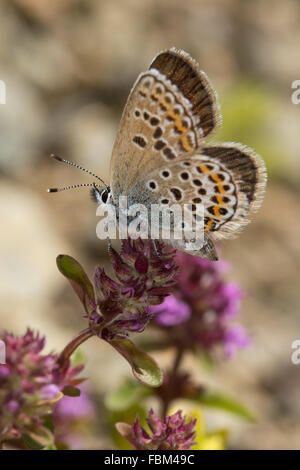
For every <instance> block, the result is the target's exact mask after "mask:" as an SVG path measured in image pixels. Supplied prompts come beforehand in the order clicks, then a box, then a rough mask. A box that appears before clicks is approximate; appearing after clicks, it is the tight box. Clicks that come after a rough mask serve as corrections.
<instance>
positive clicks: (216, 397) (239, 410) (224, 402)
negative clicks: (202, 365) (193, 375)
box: [192, 391, 255, 421]
mask: <svg viewBox="0 0 300 470" xmlns="http://www.w3.org/2000/svg"><path fill="white" fill-rule="evenodd" d="M192 400H193V401H196V402H197V403H201V404H202V405H205V406H210V407H212V408H218V409H221V410H224V411H228V412H229V413H233V414H235V415H238V416H240V417H242V418H246V419H248V420H249V421H255V416H254V413H253V412H252V411H250V410H249V409H248V408H246V407H245V405H243V404H242V403H241V402H239V401H238V400H235V399H234V398H231V397H227V396H224V395H220V394H217V393H211V392H207V391H203V392H201V393H199V394H198V395H196V396H195V397H194V398H192Z"/></svg>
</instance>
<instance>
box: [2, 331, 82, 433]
mask: <svg viewBox="0 0 300 470" xmlns="http://www.w3.org/2000/svg"><path fill="white" fill-rule="evenodd" d="M0 339H1V340H2V341H3V342H4V343H5V346H6V364H5V365H0V410H1V411H0V440H1V441H5V440H6V439H11V438H12V437H13V438H20V437H21V436H22V434H24V433H25V434H27V433H31V432H33V433H37V434H38V432H39V429H42V428H43V416H44V415H46V414H48V413H50V412H51V410H52V406H53V401H55V400H57V399H58V398H59V397H60V392H61V391H62V390H63V388H64V387H65V386H66V385H70V384H72V380H74V378H75V377H76V376H77V374H78V373H79V372H80V371H81V370H82V367H83V366H78V367H75V368H73V367H72V366H71V364H70V363H69V364H67V365H66V367H65V368H64V370H60V369H59V368H58V365H57V358H58V356H57V355H56V354H47V355H45V354H42V351H43V348H44V345H45V338H44V337H41V336H40V335H39V333H34V332H33V331H32V330H31V329H29V328H28V329H27V331H26V333H25V334H24V335H23V336H14V335H12V334H10V333H8V332H6V331H4V332H2V333H1V334H0Z"/></svg>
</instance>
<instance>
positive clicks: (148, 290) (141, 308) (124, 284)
mask: <svg viewBox="0 0 300 470" xmlns="http://www.w3.org/2000/svg"><path fill="white" fill-rule="evenodd" d="M174 255H175V251H174V250H170V249H169V248H167V247H166V246H165V245H164V244H163V243H159V242H156V243H155V244H154V242H153V241H152V240H148V241H142V240H140V239H139V240H131V239H127V240H123V242H122V250H121V252H120V253H117V252H116V251H115V250H114V249H113V248H110V256H111V260H112V265H113V269H114V273H115V278H116V280H113V279H111V278H110V277H108V276H107V274H106V273H105V272H104V270H103V269H102V268H100V267H98V268H97V269H96V272H95V276H94V282H95V290H96V293H97V299H98V307H99V310H100V312H101V314H102V315H103V318H102V320H101V322H102V321H103V320H104V322H105V323H107V322H108V323H109V327H105V328H103V329H102V333H101V334H102V337H103V338H104V339H111V338H113V337H115V336H116V337H118V338H124V337H126V336H127V332H130V331H133V332H141V331H143V330H144V328H145V326H146V325H147V324H148V323H149V321H150V320H151V318H152V315H153V314H152V312H151V311H150V309H149V306H152V305H158V304H160V303H161V302H162V301H163V300H164V299H165V297H166V296H167V295H168V294H169V293H170V292H171V287H172V286H173V285H174V278H175V276H176V274H177V271H178V269H177V266H176V263H175V261H174Z"/></svg>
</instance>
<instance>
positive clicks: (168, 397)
mask: <svg viewBox="0 0 300 470" xmlns="http://www.w3.org/2000/svg"><path fill="white" fill-rule="evenodd" d="M183 355H184V350H183V349H182V348H178V349H176V353H175V356H174V361H173V365H172V368H171V369H170V375H169V383H168V393H166V394H165V395H164V397H163V399H162V400H163V401H162V411H161V415H162V419H164V418H165V416H166V415H167V412H168V408H169V406H170V403H171V402H172V401H173V397H174V388H175V387H176V377H177V372H178V369H179V366H180V364H181V361H182V359H183Z"/></svg>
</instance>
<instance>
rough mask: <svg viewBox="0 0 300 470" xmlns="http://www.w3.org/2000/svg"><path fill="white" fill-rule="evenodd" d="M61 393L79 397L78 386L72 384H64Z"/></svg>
mask: <svg viewBox="0 0 300 470" xmlns="http://www.w3.org/2000/svg"><path fill="white" fill-rule="evenodd" d="M63 394H64V395H66V396H67V397H80V390H79V388H76V387H72V385H66V386H65V387H64V389H63Z"/></svg>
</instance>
